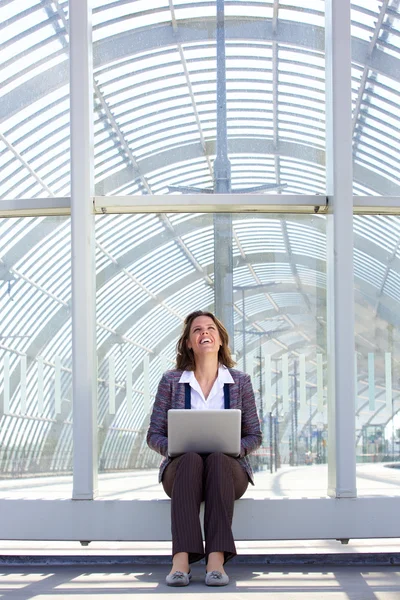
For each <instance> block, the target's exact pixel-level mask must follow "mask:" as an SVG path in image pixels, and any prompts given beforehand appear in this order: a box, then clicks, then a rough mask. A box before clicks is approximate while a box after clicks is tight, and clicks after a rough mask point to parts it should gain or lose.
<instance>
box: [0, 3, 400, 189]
mask: <svg viewBox="0 0 400 600" xmlns="http://www.w3.org/2000/svg"><path fill="white" fill-rule="evenodd" d="M93 4H94V7H93V10H94V15H93V24H94V79H95V115H94V118H95V165H96V185H97V193H98V194H99V195H102V194H132V193H155V194H159V193H163V194H165V193H168V186H170V185H180V186H185V185H186V186H187V185H190V186H199V187H205V188H211V187H212V162H213V160H214V157H215V138H216V115H215V112H216V106H215V81H216V75H215V74H216V70H215V69H216V46H215V3H214V2H202V1H198V2H190V1H188V2H184V3H182V2H176V1H173V0H169V1H167V0H164V1H159V2H157V1H154V2H148V1H146V2H141V1H114V2H99V1H95V2H94V3H93ZM385 6H386V3H385ZM323 11H324V2H323V1H322V0H312V1H311V0H308V1H304V0H301V1H300V0H299V1H295V0H291V1H290V2H278V1H275V2H272V1H271V2H261V1H260V2H240V1H234V2H228V1H227V2H226V3H225V13H226V14H225V22H226V55H227V111H228V116H227V119H228V123H227V124H228V138H229V157H230V160H231V162H232V186H233V188H238V187H248V186H254V185H261V184H265V183H274V182H275V183H285V184H287V187H285V189H284V193H294V194H301V193H307V194H324V193H325V174H324V161H325V159H324V151H325V106H324V102H325V94H324V88H325V83H324V80H325V73H324V68H325V64H324V12H323ZM399 21H400V16H399V10H398V3H397V1H396V0H392V1H390V2H389V3H388V6H387V7H386V9H384V8H383V7H382V2H380V1H379V2H378V1H375V0H368V1H367V2H362V1H361V0H360V1H359V2H353V3H352V34H353V71H352V76H353V109H354V160H355V165H354V191H355V193H356V194H378V195H394V194H398V193H399V189H400V188H399V169H398V164H399V158H400V157H399V145H398V143H397V142H398V138H399V133H400V117H399V115H400V100H399V92H400V84H399V80H400V78H399V74H400V69H399V59H400V56H399V54H400V25H399ZM0 23H1V25H0V31H1V36H0V39H1V44H0V50H1V54H0V126H1V130H0V131H1V136H0V164H1V165H2V169H1V174H0V198H8V199H10V198H18V197H32V198H33V197H48V196H65V195H69V97H68V60H67V58H68V3H67V2H66V1H62V0H59V1H57V2H56V1H46V2H42V1H32V0H27V1H26V2H24V3H21V2H17V1H16V0H14V1H9V0H7V1H5V0H4V1H2V2H0ZM278 23H279V27H277V24H278Z"/></svg>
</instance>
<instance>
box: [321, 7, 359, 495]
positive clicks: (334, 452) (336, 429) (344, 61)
mask: <svg viewBox="0 0 400 600" xmlns="http://www.w3.org/2000/svg"><path fill="white" fill-rule="evenodd" d="M325 7H326V23H325V52H326V120H327V142H326V172H327V173H326V177H327V194H328V198H329V214H328V217H327V271H328V278H327V279H328V285H327V288H328V289H327V318H328V324H327V327H328V331H327V337H328V348H327V355H328V428H329V429H328V431H329V435H328V444H329V447H328V457H329V458H328V494H329V495H330V496H333V497H336V498H354V497H356V495H357V490H356V451H355V398H354V292H353V288H354V277H353V194H352V187H353V169H352V118H351V35H350V2H349V1H348V0H325Z"/></svg>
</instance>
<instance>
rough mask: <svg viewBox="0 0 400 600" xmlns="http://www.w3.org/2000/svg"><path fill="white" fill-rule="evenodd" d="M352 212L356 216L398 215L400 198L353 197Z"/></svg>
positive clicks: (399, 212)
mask: <svg viewBox="0 0 400 600" xmlns="http://www.w3.org/2000/svg"><path fill="white" fill-rule="evenodd" d="M353 212H354V213H355V214H358V215H360V214H361V215H362V214H368V215H382V214H384V215H398V214H400V196H354V198H353Z"/></svg>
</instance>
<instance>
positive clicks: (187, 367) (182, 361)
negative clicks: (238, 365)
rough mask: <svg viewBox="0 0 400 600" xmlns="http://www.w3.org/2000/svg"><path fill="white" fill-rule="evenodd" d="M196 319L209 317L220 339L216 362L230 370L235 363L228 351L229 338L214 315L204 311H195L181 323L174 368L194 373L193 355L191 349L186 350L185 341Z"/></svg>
mask: <svg viewBox="0 0 400 600" xmlns="http://www.w3.org/2000/svg"><path fill="white" fill-rule="evenodd" d="M197 317H210V319H212V320H213V321H214V323H215V325H216V326H217V329H218V333H219V336H220V338H221V342H222V345H221V347H220V349H219V350H218V361H219V363H220V364H221V365H225V367H228V368H231V367H234V366H235V362H234V360H233V359H232V356H231V351H230V350H229V336H228V332H227V330H226V329H225V327H224V326H223V324H222V323H221V321H220V320H219V319H217V317H216V316H215V315H213V314H212V313H210V312H207V311H205V310H196V311H194V312H192V313H190V315H188V316H187V317H186V319H185V320H184V322H183V331H182V335H181V337H180V338H179V340H178V343H177V345H176V368H177V369H178V370H179V371H194V370H195V367H196V363H195V359H194V353H193V350H192V349H191V348H188V346H187V341H188V339H189V335H190V328H191V326H192V323H193V321H194V320H195V319H197Z"/></svg>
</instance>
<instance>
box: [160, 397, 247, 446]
mask: <svg viewBox="0 0 400 600" xmlns="http://www.w3.org/2000/svg"><path fill="white" fill-rule="evenodd" d="M241 418H242V411H241V410H239V409H236V408H233V409H220V410H217V409H211V410H186V409H171V410H169V411H168V455H169V456H170V457H174V456H179V455H180V454H184V453H185V452H198V453H199V454H210V453H211V452H223V453H224V454H229V455H230V456H239V454H240V440H241Z"/></svg>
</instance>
